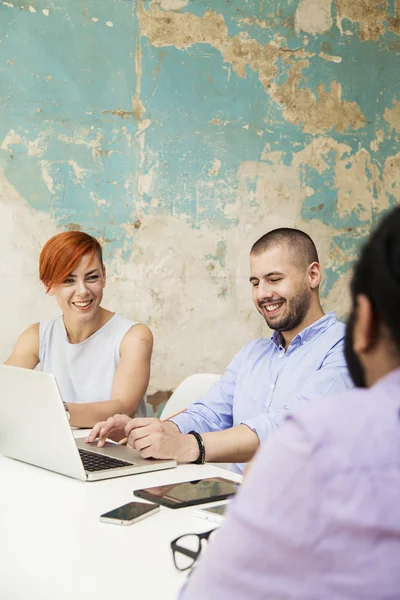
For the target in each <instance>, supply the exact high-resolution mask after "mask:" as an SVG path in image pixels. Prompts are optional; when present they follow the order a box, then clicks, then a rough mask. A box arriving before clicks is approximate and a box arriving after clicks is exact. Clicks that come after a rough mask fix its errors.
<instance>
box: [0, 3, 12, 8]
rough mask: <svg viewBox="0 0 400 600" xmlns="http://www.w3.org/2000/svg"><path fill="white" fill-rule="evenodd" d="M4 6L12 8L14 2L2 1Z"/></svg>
mask: <svg viewBox="0 0 400 600" xmlns="http://www.w3.org/2000/svg"><path fill="white" fill-rule="evenodd" d="M3 4H4V6H9V7H10V8H14V4H12V2H3Z"/></svg>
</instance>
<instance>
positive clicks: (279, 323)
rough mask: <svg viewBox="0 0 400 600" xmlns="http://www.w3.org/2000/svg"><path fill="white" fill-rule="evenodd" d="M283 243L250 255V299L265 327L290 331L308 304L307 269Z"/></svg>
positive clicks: (300, 320)
mask: <svg viewBox="0 0 400 600" xmlns="http://www.w3.org/2000/svg"><path fill="white" fill-rule="evenodd" d="M301 264H302V261H301V260H299V261H297V260H295V259H294V257H293V256H292V255H291V251H290V250H289V248H288V247H287V245H286V244H282V245H280V246H274V247H272V248H269V249H267V250H265V251H264V252H262V253H261V254H253V253H252V254H251V255H250V283H251V285H252V296H253V302H254V304H255V306H256V308H257V310H258V312H259V313H260V314H261V315H262V316H263V317H264V319H265V321H266V323H267V325H268V327H270V328H271V329H275V330H277V331H291V330H292V329H295V328H297V327H298V326H299V325H300V324H301V323H302V322H303V320H304V319H305V316H306V315H307V312H308V310H309V308H310V304H311V289H310V286H309V283H308V282H309V279H308V269H307V268H306V267H305V266H304V265H303V266H301Z"/></svg>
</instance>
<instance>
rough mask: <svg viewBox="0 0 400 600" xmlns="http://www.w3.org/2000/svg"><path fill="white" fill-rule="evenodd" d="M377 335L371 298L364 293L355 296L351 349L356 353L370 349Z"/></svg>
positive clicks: (377, 327)
mask: <svg viewBox="0 0 400 600" xmlns="http://www.w3.org/2000/svg"><path fill="white" fill-rule="evenodd" d="M378 337H379V323H377V322H376V319H375V317H374V310H373V308H372V304H371V300H370V299H369V298H368V296H365V295H364V294H359V295H358V296H357V298H356V318H355V323H354V330H353V349H354V352H356V353H357V354H363V353H365V352H368V350H371V349H372V348H373V347H374V346H375V344H376V341H377V339H378Z"/></svg>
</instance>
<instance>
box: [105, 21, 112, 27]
mask: <svg viewBox="0 0 400 600" xmlns="http://www.w3.org/2000/svg"><path fill="white" fill-rule="evenodd" d="M106 25H107V27H114V23H113V22H112V21H106Z"/></svg>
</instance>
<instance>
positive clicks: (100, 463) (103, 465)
mask: <svg viewBox="0 0 400 600" xmlns="http://www.w3.org/2000/svg"><path fill="white" fill-rule="evenodd" d="M79 454H80V457H81V459H82V463H83V466H84V468H85V471H104V470H105V469H117V468H118V467H131V466H132V464H133V463H129V462H126V461H125V460H120V459H119V458H112V457H111V456H104V455H103V454H96V453H95V452H88V451H87V450H81V449H79Z"/></svg>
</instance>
